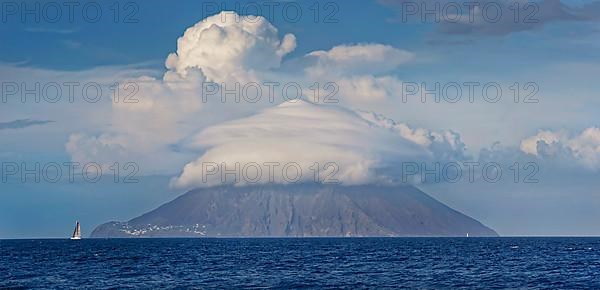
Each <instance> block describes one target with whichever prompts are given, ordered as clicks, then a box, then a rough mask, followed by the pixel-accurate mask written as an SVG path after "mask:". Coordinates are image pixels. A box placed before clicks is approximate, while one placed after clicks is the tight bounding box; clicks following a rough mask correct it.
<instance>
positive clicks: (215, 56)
mask: <svg viewBox="0 0 600 290" xmlns="http://www.w3.org/2000/svg"><path fill="white" fill-rule="evenodd" d="M295 48H296V37H295V36H294V35H292V34H286V35H285V36H284V37H283V39H279V36H278V31H277V29H276V28H275V27H274V26H273V25H271V23H269V22H268V21H267V20H266V19H265V18H263V17H260V16H258V17H255V16H239V15H237V14H236V13H234V12H221V13H220V14H217V15H213V16H211V17H208V18H206V19H204V20H203V21H200V22H198V23H196V24H195V25H194V26H192V27H190V28H188V29H187V30H186V31H185V33H184V34H183V36H182V37H180V38H179V39H178V40H177V52H176V53H171V54H170V55H169V57H168V58H167V61H166V66H167V68H169V69H171V70H173V71H176V72H177V73H179V74H180V75H182V76H185V75H186V74H187V70H188V69H190V68H197V69H201V70H202V71H203V73H204V74H205V75H206V76H207V78H208V80H209V81H213V82H224V81H227V80H231V79H233V80H238V81H248V80H253V78H252V76H251V72H252V71H255V70H258V71H262V70H267V69H271V68H276V67H279V65H280V63H281V59H282V58H283V56H285V55H286V54H288V53H290V52H291V51H293V50H294V49H295Z"/></svg>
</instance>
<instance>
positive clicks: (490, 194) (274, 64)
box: [0, 0, 600, 238]
mask: <svg viewBox="0 0 600 290" xmlns="http://www.w3.org/2000/svg"><path fill="white" fill-rule="evenodd" d="M109 2H110V1H109ZM464 2H466V1H444V0H440V1H434V0H427V1H405V0H376V1H298V2H297V1H276V2H268V1H267V2H265V1H258V2H256V1H252V2H249V1H177V2H175V3H167V2H164V1H112V2H110V3H101V4H97V5H99V6H98V7H99V9H100V11H102V13H101V14H98V15H95V17H96V18H97V21H96V20H94V21H90V18H94V17H92V16H94V15H90V14H89V13H91V12H89V11H88V10H85V11H88V12H87V14H86V13H84V12H83V11H84V10H82V9H80V8H82V7H84V6H82V7H75V8H74V9H75V10H74V11H73V14H72V16H73V20H69V19H68V17H67V16H68V15H69V14H68V13H67V11H66V10H65V9H66V8H65V7H64V6H60V8H59V9H61V12H63V15H62V16H61V17H60V19H59V21H52V19H49V18H51V15H49V14H44V13H50V12H44V11H45V10H43V9H41V10H40V11H39V13H40V15H39V17H40V19H39V21H38V20H36V19H35V17H36V15H21V14H22V13H21V11H20V10H19V9H20V8H21V7H20V6H16V8H15V7H12V8H15V9H17V10H16V12H10V11H9V10H6V9H9V8H7V7H8V6H3V10H2V11H0V12H1V13H2V19H1V20H2V23H0V36H1V37H2V44H1V45H0V82H1V83H2V86H1V89H2V91H1V93H2V95H1V96H0V97H2V99H1V100H0V160H1V162H2V168H1V170H2V172H1V173H2V176H1V177H2V183H0V192H2V193H1V194H0V238H13V237H35V236H43V237H60V236H63V235H64V234H67V233H68V231H69V229H70V228H71V227H72V224H71V223H72V220H74V219H75V218H79V219H80V220H82V223H83V225H84V232H85V227H86V226H87V230H88V234H89V231H91V229H92V228H93V227H94V226H96V225H97V224H100V223H102V222H105V221H108V220H128V219H130V218H133V217H135V216H137V215H139V214H141V213H143V212H144V211H147V210H149V209H152V208H154V207H156V206H159V205H160V204H161V203H163V202H166V201H168V200H170V199H172V198H173V197H174V196H176V195H177V194H179V193H182V192H184V191H185V190H187V189H190V188H195V187H202V186H214V185H218V184H219V181H220V180H217V179H210V178H209V179H208V180H207V181H206V180H203V178H202V177H203V176H202V170H203V167H202V165H203V164H206V163H215V164H217V163H221V162H227V163H229V164H232V163H235V162H242V163H244V164H247V163H251V162H256V163H259V164H262V163H264V162H279V163H290V162H294V163H298V164H300V166H301V167H302V168H303V169H304V172H310V171H309V170H310V169H309V168H310V166H312V165H313V164H314V163H315V162H318V163H319V164H321V165H323V164H327V163H328V162H333V163H335V164H336V166H337V167H338V168H337V170H336V178H337V180H339V181H340V182H341V183H342V184H344V185H353V184H365V183H366V184H388V183H394V182H397V181H398V178H399V176H400V175H402V172H401V171H400V169H401V168H402V166H403V165H404V164H405V163H407V162H412V163H415V164H420V163H422V162H423V163H426V164H429V165H430V166H432V165H433V164H441V165H442V167H443V166H444V165H447V164H450V163H452V164H454V163H458V164H464V163H465V162H479V163H480V164H486V163H487V164H489V163H492V162H493V163H494V164H498V166H500V168H501V169H502V170H503V174H504V175H503V176H504V179H503V180H502V181H500V182H490V181H486V180H484V179H483V178H482V177H481V175H482V174H481V172H480V171H479V172H478V173H476V175H477V176H476V179H477V180H476V181H474V182H458V183H448V182H436V181H435V180H434V181H432V180H430V179H428V180H427V181H425V182H417V184H418V186H419V187H421V188H423V189H424V190H425V191H426V192H428V193H430V194H431V195H432V196H434V197H436V198H438V199H439V200H441V201H443V202H445V203H446V204H448V205H450V206H452V207H453V208H455V209H457V210H459V211H461V212H463V213H465V214H467V215H470V216H472V217H474V218H476V219H478V220H480V221H482V222H483V223H484V224H486V225H488V226H490V227H491V228H494V229H496V230H497V231H498V232H499V233H500V234H502V235H528V234H530V235H600V227H598V226H597V225H595V224H594V223H593V222H591V221H595V220H598V219H600V211H599V210H597V209H598V208H599V207H598V206H600V184H599V183H598V180H600V179H599V178H598V177H600V99H599V95H598V89H599V88H600V83H598V76H599V75H600V66H599V64H600V54H599V53H598V51H599V48H600V37H598V36H599V35H600V22H599V21H600V1H558V0H542V1H532V2H530V3H527V2H525V1H516V2H515V1H492V0H485V1H480V2H479V3H480V4H481V6H482V7H486V9H484V10H481V9H478V8H476V9H475V10H469V8H468V6H466V5H467V4H465V3H464ZM25 3H28V4H27V5H29V4H31V7H35V3H38V4H39V3H41V2H36V1H32V2H25ZM415 3H417V4H418V5H417V6H414V4H415ZM436 3H437V4H439V5H440V7H442V8H443V7H449V8H448V9H449V10H444V9H442V10H440V11H442V12H441V13H440V17H441V21H438V22H436V21H433V20H432V17H433V16H432V15H429V16H427V15H423V13H422V12H423V11H420V9H421V8H423V7H435V4H436ZM515 3H518V4H519V5H517V6H514V5H515ZM511 4H512V5H513V6H511ZM420 5H426V6H420ZM427 5H429V6H427ZM453 5H458V6H453ZM40 7H42V8H43V7H44V4H41V6H40ZM456 7H460V8H461V9H463V10H462V12H463V14H462V15H458V16H457V15H456V13H453V12H448V11H453V10H452V9H454V8H456ZM515 7H516V8H515ZM54 8H55V7H54ZM54 8H53V7H50V8H48V9H49V10H48V11H50V10H52V9H54ZM95 8H97V7H92V8H89V9H95ZM407 9H416V10H410V11H408V10H407ZM494 9H500V11H502V13H501V15H497V14H494V13H493V12H494V11H495V10H494ZM515 9H516V10H515ZM222 10H226V11H234V12H223V11H222ZM482 11H483V12H482ZM516 11H518V13H516ZM9 12H10V13H9ZM117 12H118V13H117ZM295 12H298V13H295ZM515 13H516V14H515ZM92 14H93V13H92ZM254 15H258V16H261V17H255V16H254ZM423 17H424V18H423ZM428 17H429V18H428ZM469 17H472V19H471V18H469ZM446 20H452V21H446ZM272 82H277V83H278V84H279V85H278V86H277V87H276V88H275V89H274V91H273V92H274V94H273V101H271V100H269V98H268V97H267V96H266V92H267V86H266V85H265V84H266V83H272ZM115 83H116V84H118V86H117V88H118V89H117V90H118V96H119V99H118V100H117V99H115V86H114V84H115ZM213 83H214V84H216V86H215V87H216V88H217V89H219V90H225V89H227V88H228V89H231V88H235V87H236V85H239V86H240V87H242V88H248V91H243V90H238V91H237V94H238V95H239V94H240V93H241V92H245V93H248V92H250V93H248V94H250V96H252V95H253V93H252V92H253V90H254V89H256V87H248V84H257V85H258V86H259V87H260V88H261V89H262V92H263V93H264V94H263V95H262V98H261V99H260V100H259V101H257V102H249V101H247V100H245V99H244V100H242V101H240V102H236V101H235V100H234V99H233V98H234V97H232V96H231V95H229V96H226V97H227V100H226V101H225V102H221V97H220V95H219V94H218V93H214V92H213V91H210V89H214V88H215V87H210V88H208V87H207V86H206V85H207V84H213ZM69 84H70V85H69ZM292 84H293V86H292ZM315 85H316V87H315ZM98 88H100V90H101V91H102V93H101V95H100V96H98V97H97V98H94V97H95V94H94V92H97V90H98ZM283 88H286V89H283ZM297 88H300V89H301V91H302V99H303V100H299V101H295V102H285V97H286V96H288V95H289V93H290V91H295V90H296V89H297ZM316 88H318V92H317V90H316ZM70 89H73V94H72V95H70V92H71V91H70ZM57 90H59V91H60V93H58V94H57V92H58V91H57ZM219 92H221V91H219ZM130 93H132V94H131V95H130ZM292 94H293V93H292ZM56 96H60V99H59V100H57V101H53V97H56ZM247 96H248V95H246V97H247ZM317 96H318V100H317V99H316V97H317ZM328 96H329V97H330V98H329V100H334V102H327V100H328ZM22 98H24V101H22ZM36 98H40V100H39V101H36ZM86 98H87V99H86ZM128 98H129V99H128ZM436 98H439V101H436ZM90 99H93V100H92V101H90ZM128 100H129V101H131V100H135V102H127V101H128ZM65 162H79V163H80V164H92V163H93V164H98V165H99V166H100V168H101V169H102V170H103V172H104V174H103V176H102V178H103V179H102V181H100V182H86V181H82V176H81V174H82V173H83V171H82V170H81V169H80V171H79V172H76V173H75V177H74V179H75V180H74V181H73V180H69V178H68V176H67V175H66V174H62V176H60V178H58V181H56V182H48V179H53V177H54V175H52V174H54V173H55V171H56V168H55V167H52V166H53V165H58V167H60V170H61V172H62V173H65V172H66V170H67V166H66V165H65ZM515 163H518V165H517V168H519V176H518V177H514V176H513V173H514V171H515V169H514V167H511V166H514V164H515ZM36 164H39V165H40V167H41V168H42V170H40V171H43V172H44V174H46V175H44V174H38V175H42V176H41V181H40V182H39V183H37V182H35V176H34V175H35V174H30V175H29V176H27V175H26V177H27V180H25V181H24V182H23V181H22V180H21V173H22V172H23V171H27V170H28V169H31V168H34V169H35V168H36V167H35V166H36ZM115 164H117V168H118V172H116V171H115V167H114V166H115ZM528 164H533V165H534V167H528ZM14 166H16V168H15V167H14ZM43 168H45V169H46V171H44V169H43ZM15 170H17V172H16V173H15V172H14V171H15ZM47 172H51V173H50V174H48V173H47ZM532 172H533V173H532ZM327 174H328V172H327V171H326V170H323V171H321V172H320V173H319V174H318V175H319V177H320V178H324V177H326V175H327ZM529 174H533V175H532V176H529ZM132 176H133V179H131V180H137V181H136V182H135V183H127V182H126V181H131V180H130V179H128V178H130V177H132ZM37 177H39V176H37ZM214 177H216V176H213V178H214ZM312 177H313V176H312V175H309V174H305V175H304V176H303V178H301V179H300V181H301V182H310V178H312ZM529 177H532V178H531V179H528V178H529ZM115 178H116V179H115ZM264 178H266V177H264ZM515 178H516V179H515ZM275 180H276V182H280V183H286V182H288V181H286V179H285V178H283V177H281V176H279V177H275ZM515 180H517V181H515ZM525 180H535V182H532V183H527V182H524V181H525ZM117 181H118V182H117ZM263 181H264V179H263V180H261V182H263ZM41 220H43V222H40V221H41ZM65 230H66V231H65Z"/></svg>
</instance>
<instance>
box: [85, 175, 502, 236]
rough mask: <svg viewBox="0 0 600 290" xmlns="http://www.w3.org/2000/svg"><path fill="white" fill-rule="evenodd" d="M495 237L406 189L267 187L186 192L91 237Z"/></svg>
mask: <svg viewBox="0 0 600 290" xmlns="http://www.w3.org/2000/svg"><path fill="white" fill-rule="evenodd" d="M467 233H469V235H470V236H496V235H497V234H496V232H494V231H493V230H491V229H490V228H487V227H486V226H484V225H482V224H481V223H479V222H478V221H476V220H474V219H472V218H470V217H468V216H466V215H464V214H462V213H460V212H458V211H455V210H453V209H451V208H449V207H447V206H445V205H444V204H442V203H440V202H438V201H437V200H435V199H433V198H431V197H429V196H428V195H427V194H425V193H423V192H421V191H420V190H418V189H417V188H415V187H409V186H395V187H385V186H324V185H269V186H246V187H231V186H228V187H226V186H223V187H215V188H206V189H198V190H193V191H190V192H188V193H186V194H184V195H182V196H180V197H178V198H177V199H175V200H173V201H171V202H169V203H166V204H164V205H162V206H161V207H159V208H157V209H155V210H153V211H151V212H148V213H146V214H144V215H142V216H140V217H137V218H134V219H132V220H130V221H129V222H109V223H106V224H103V225H100V226H99V227H97V228H96V229H95V230H94V231H93V233H92V237H96V238H103V237H219V236H221V237H366V236H466V235H467Z"/></svg>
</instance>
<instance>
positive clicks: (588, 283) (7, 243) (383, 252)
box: [0, 238, 600, 289]
mask: <svg viewBox="0 0 600 290" xmlns="http://www.w3.org/2000/svg"><path fill="white" fill-rule="evenodd" d="M123 286H129V287H139V288H157V287H186V288H206V287H220V288H223V287H225V288H231V287H277V288H295V287H325V288H334V287H347V288H357V287H361V288H362V287H370V288H382V287H407V288H515V287H528V288H535V287H544V288H570V289H573V288H588V289H589V288H600V239H599V238H468V239H467V238H372V239H139V240H126V239H114V240H101V239H99V240H93V239H88V240H81V241H69V240H2V241H0V288H3V287H27V288H29V287H49V288H81V287H92V288H110V287H123Z"/></svg>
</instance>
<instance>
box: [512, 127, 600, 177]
mask: <svg viewBox="0 0 600 290" xmlns="http://www.w3.org/2000/svg"><path fill="white" fill-rule="evenodd" d="M521 151H523V152H525V153H528V154H531V155H535V156H537V157H539V158H542V159H552V158H561V159H565V160H566V161H567V162H576V163H578V164H581V165H583V166H584V167H586V168H588V169H593V170H597V169H600V128H598V127H590V128H587V129H585V130H583V131H582V132H581V133H580V134H578V135H577V134H568V133H566V132H562V131H561V132H555V131H540V132H539V133H538V134H536V135H535V136H531V137H529V138H526V139H524V140H523V141H522V142H521Z"/></svg>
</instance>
